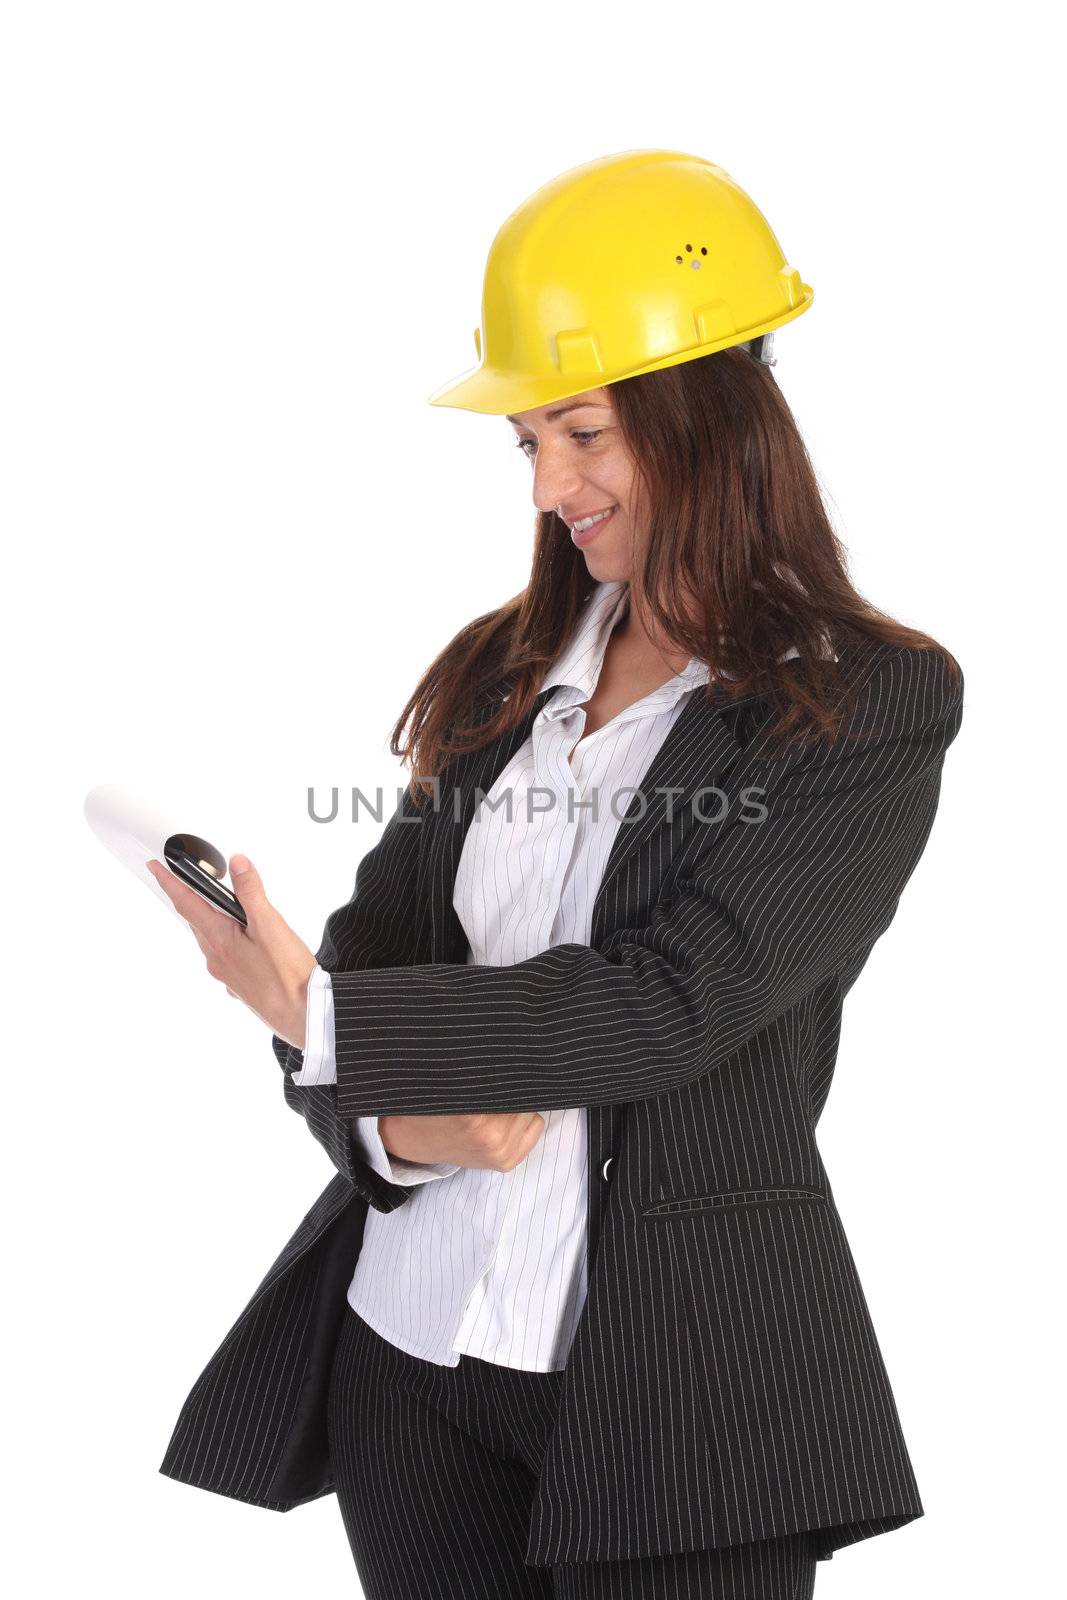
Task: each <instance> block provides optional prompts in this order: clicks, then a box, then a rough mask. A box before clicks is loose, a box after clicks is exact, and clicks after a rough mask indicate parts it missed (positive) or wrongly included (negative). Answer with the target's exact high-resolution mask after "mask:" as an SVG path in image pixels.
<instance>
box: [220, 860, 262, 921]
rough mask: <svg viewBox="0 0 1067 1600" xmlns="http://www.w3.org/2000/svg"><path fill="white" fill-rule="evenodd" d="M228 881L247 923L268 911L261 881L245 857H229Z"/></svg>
mask: <svg viewBox="0 0 1067 1600" xmlns="http://www.w3.org/2000/svg"><path fill="white" fill-rule="evenodd" d="M230 881H231V883H232V884H233V890H234V893H235V894H236V896H237V898H238V900H240V902H241V906H242V909H243V910H244V912H245V915H246V916H247V917H248V919H249V921H251V920H252V919H253V918H254V917H255V916H257V914H261V913H262V912H263V911H265V910H267V909H268V907H269V905H270V901H269V900H268V899H267V896H266V892H265V890H264V888H263V880H262V878H261V877H260V875H259V873H258V872H257V871H256V869H255V867H254V866H253V865H252V863H251V861H249V859H248V857H247V856H231V857H230Z"/></svg>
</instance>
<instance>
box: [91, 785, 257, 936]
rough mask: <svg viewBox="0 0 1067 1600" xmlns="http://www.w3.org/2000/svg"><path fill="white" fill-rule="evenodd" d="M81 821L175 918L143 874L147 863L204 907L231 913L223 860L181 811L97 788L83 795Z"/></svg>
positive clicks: (128, 792)
mask: <svg viewBox="0 0 1067 1600" xmlns="http://www.w3.org/2000/svg"><path fill="white" fill-rule="evenodd" d="M85 819H86V821H87V822H88V824H89V826H90V828H92V830H93V832H94V833H95V834H96V836H97V838H98V839H99V840H100V842H101V844H103V845H105V846H106V847H107V849H108V850H110V851H111V854H112V855H113V856H115V857H116V858H117V859H118V860H119V861H121V862H122V864H123V866H125V867H128V868H129V870H130V871H131V872H132V873H133V874H134V876H135V877H137V878H140V880H141V882H142V883H143V884H146V885H147V887H148V888H149V889H151V891H152V893H153V894H154V895H155V896H156V897H157V899H159V900H162V901H163V902H164V904H165V905H167V906H169V907H170V910H171V911H172V912H173V913H174V915H175V916H176V917H177V916H180V915H181V913H180V912H179V911H178V910H177V909H176V908H175V906H174V905H173V904H172V902H171V900H170V897H169V896H168V895H167V894H166V893H165V892H164V890H163V889H161V888H160V886H159V884H158V883H157V882H156V880H155V878H153V876H152V874H151V873H150V872H149V870H148V867H147V865H146V863H147V862H148V861H152V860H155V861H160V862H162V864H163V865H164V866H165V867H167V868H168V869H169V870H170V871H171V872H174V873H175V876H177V877H179V878H180V879H181V881H182V882H183V883H186V884H188V885H189V887H190V888H192V889H193V890H195V892H196V893H197V894H199V895H200V897H201V899H203V900H206V901H207V903H208V904H209V905H212V906H214V907H215V908H216V909H217V910H222V911H224V912H226V913H227V914H232V912H230V907H231V905H232V906H236V905H237V901H236V896H235V895H234V893H233V890H232V888H230V887H229V886H228V885H227V884H226V881H225V879H226V870H227V866H228V861H227V858H226V856H224V855H223V854H222V852H221V850H219V849H218V848H217V847H216V846H215V845H213V844H212V843H211V842H210V841H209V840H207V839H204V838H202V837H200V835H198V834H194V833H191V832H190V831H189V823H190V820H191V819H190V816H189V811H188V807H187V806H186V807H185V808H184V809H182V810H180V811H179V810H178V809H177V808H176V809H175V810H173V811H171V810H169V809H167V810H164V809H161V808H160V807H159V806H157V805H155V804H153V803H152V802H151V801H149V800H147V799H146V798H145V797H144V796H143V795H139V794H138V793H136V791H135V790H132V789H127V788H125V787H123V785H121V784H117V783H103V784H100V785H99V786H98V787H97V788H95V789H90V791H89V793H88V794H87V795H86V797H85ZM237 920H238V921H240V920H242V919H241V917H239V918H238V919H237Z"/></svg>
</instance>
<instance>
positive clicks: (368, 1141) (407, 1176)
mask: <svg viewBox="0 0 1067 1600" xmlns="http://www.w3.org/2000/svg"><path fill="white" fill-rule="evenodd" d="M352 1143H353V1145H354V1146H356V1148H357V1149H358V1151H359V1154H360V1155H361V1156H362V1157H363V1159H364V1161H367V1162H369V1163H370V1165H371V1166H372V1167H373V1168H374V1170H375V1172H377V1173H379V1174H380V1175H381V1177H383V1178H385V1179H386V1181H387V1182H388V1183H400V1184H405V1185H407V1186H408V1187H410V1186H411V1185H413V1184H416V1183H428V1182H430V1181H432V1180H433V1179H434V1178H450V1177H451V1176H452V1174H453V1172H459V1171H460V1170H461V1169H460V1168H459V1167H458V1166H454V1165H453V1164H452V1163H451V1162H449V1161H404V1160H402V1159H401V1157H400V1156H392V1155H390V1154H389V1152H388V1150H387V1149H386V1148H385V1145H384V1144H383V1143H382V1136H381V1134H380V1133H379V1131H378V1118H377V1117H376V1116H374V1117H357V1118H356V1120H355V1122H354V1123H353V1125H352Z"/></svg>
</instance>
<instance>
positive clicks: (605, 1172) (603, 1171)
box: [600, 1156, 615, 1179]
mask: <svg viewBox="0 0 1067 1600" xmlns="http://www.w3.org/2000/svg"><path fill="white" fill-rule="evenodd" d="M614 1160H615V1157H614V1156H609V1157H608V1159H607V1160H606V1161H605V1162H604V1165H603V1166H602V1167H601V1169H600V1176H601V1177H602V1178H605V1179H606V1178H607V1175H608V1168H609V1167H610V1166H611V1163H612V1162H613V1161H614Z"/></svg>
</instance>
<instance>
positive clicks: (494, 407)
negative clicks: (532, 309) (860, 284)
mask: <svg viewBox="0 0 1067 1600" xmlns="http://www.w3.org/2000/svg"><path fill="white" fill-rule="evenodd" d="M801 293H802V298H801V299H800V301H799V302H798V303H797V304H796V305H795V306H791V307H790V308H789V310H788V311H784V312H782V313H781V314H780V315H779V316H777V317H772V318H770V320H769V321H767V322H760V323H758V324H756V325H755V326H754V327H751V328H745V329H743V330H742V331H740V332H735V333H732V334H730V335H729V336H728V337H726V338H723V339H712V340H710V341H708V343H706V344H698V345H695V346H692V347H690V348H689V349H687V350H677V351H674V352H672V353H671V354H670V355H667V356H660V357H659V359H658V360H656V361H649V362H647V363H646V364H645V365H644V366H640V367H633V368H631V369H630V370H629V371H628V372H615V373H610V374H609V373H595V372H591V373H587V374H585V375H584V376H582V377H579V376H577V375H576V374H574V373H570V374H567V375H564V374H563V373H560V374H559V375H558V376H555V377H549V376H544V377H540V376H538V377H534V376H529V377H527V376H524V375H523V374H522V373H516V372H513V371H511V372H500V371H498V370H496V369H495V368H493V367H490V366H486V365H482V366H479V367H474V368H472V369H470V370H469V371H468V372H464V373H461V374H460V376H459V377H458V378H456V379H453V380H452V381H451V382H449V383H446V384H444V385H443V386H442V387H441V388H440V389H435V390H434V392H433V393H432V394H431V395H429V396H428V400H429V404H430V405H432V406H452V407H457V408H458V409H460V410H463V411H477V412H481V413H482V415H484V416H503V415H504V414H505V413H506V412H514V411H530V410H533V409H535V408H536V407H537V406H545V405H548V404H550V402H551V401H553V400H566V399H568V398H569V397H570V396H571V395H575V394H584V393H585V391H586V390H587V389H600V388H604V387H606V386H607V385H608V384H611V383H618V382H620V381H621V380H622V379H623V378H637V377H640V375H641V374H642V373H645V372H660V371H662V370H663V369H664V368H665V367H673V366H678V365H680V364H681V363H682V362H683V361H696V360H697V359H698V358H699V357H700V356H710V355H714V354H715V353H716V351H719V350H727V349H729V348H730V347H731V346H732V345H737V344H744V343H745V342H746V341H747V340H749V339H755V338H758V337H759V335H760V334H763V333H771V332H773V330H774V329H775V328H781V327H783V326H784V325H785V324H786V323H787V322H792V321H794V320H795V318H797V317H799V316H802V315H803V314H804V312H805V311H807V310H808V308H809V307H810V305H811V303H812V301H813V300H814V298H815V291H814V289H813V288H812V287H811V285H810V284H807V283H804V284H801Z"/></svg>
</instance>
